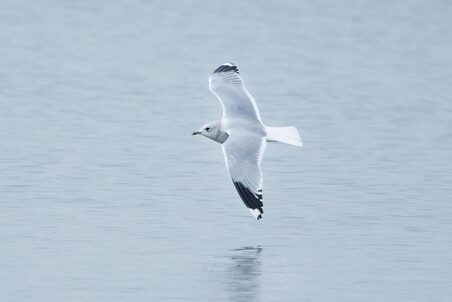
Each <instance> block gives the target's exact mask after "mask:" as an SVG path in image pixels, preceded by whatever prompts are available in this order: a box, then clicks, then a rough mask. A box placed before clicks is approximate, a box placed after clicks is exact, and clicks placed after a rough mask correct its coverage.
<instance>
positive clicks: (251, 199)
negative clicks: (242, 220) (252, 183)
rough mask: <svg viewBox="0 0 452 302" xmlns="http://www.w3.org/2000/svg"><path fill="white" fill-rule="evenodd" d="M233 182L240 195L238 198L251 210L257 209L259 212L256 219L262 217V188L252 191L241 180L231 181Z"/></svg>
mask: <svg viewBox="0 0 452 302" xmlns="http://www.w3.org/2000/svg"><path fill="white" fill-rule="evenodd" d="M232 182H233V183H234V186H235V188H236V189H237V192H238V193H239V195H240V198H241V199H242V200H243V202H244V203H245V205H246V207H247V208H249V209H251V210H258V211H259V212H260V214H259V215H258V216H257V220H259V219H262V214H264V209H262V207H263V206H264V204H263V202H262V190H259V191H258V193H257V194H256V193H253V192H252V191H251V190H250V189H248V188H247V187H246V186H245V185H243V184H242V183H241V182H236V181H234V180H233V181H232Z"/></svg>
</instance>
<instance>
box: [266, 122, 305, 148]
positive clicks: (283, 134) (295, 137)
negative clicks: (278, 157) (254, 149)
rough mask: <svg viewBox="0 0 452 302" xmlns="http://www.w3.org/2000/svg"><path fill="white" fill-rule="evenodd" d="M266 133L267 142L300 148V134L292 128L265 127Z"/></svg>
mask: <svg viewBox="0 0 452 302" xmlns="http://www.w3.org/2000/svg"><path fill="white" fill-rule="evenodd" d="M265 130H266V131H267V142H281V143H285V144H289V145H294V146H299V147H301V146H302V145H303V143H302V142H301V138H300V134H299V133H298V130H297V128H295V127H294V126H289V127H265Z"/></svg>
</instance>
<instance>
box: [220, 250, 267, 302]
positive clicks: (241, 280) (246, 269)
mask: <svg viewBox="0 0 452 302" xmlns="http://www.w3.org/2000/svg"><path fill="white" fill-rule="evenodd" d="M261 252H262V248H261V247H260V246H257V247H243V248H240V249H235V250H233V251H232V256H230V259H231V261H232V263H231V266H230V267H229V269H228V270H227V272H228V276H227V277H228V290H229V292H230V294H231V300H232V301H237V302H240V301H247V302H250V301H258V299H259V291H260V286H259V282H260V275H261V274H262V272H261V261H260V260H259V256H260V254H261Z"/></svg>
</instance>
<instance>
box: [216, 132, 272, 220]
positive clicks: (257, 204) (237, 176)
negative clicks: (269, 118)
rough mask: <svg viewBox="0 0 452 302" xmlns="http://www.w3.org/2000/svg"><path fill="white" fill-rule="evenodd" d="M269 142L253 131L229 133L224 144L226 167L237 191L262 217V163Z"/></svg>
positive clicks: (257, 216) (258, 217) (251, 208)
mask: <svg viewBox="0 0 452 302" xmlns="http://www.w3.org/2000/svg"><path fill="white" fill-rule="evenodd" d="M266 145H267V142H266V140H265V138H263V137H261V136H257V135H256V134H253V133H252V132H239V133H234V132H232V133H229V139H228V140H227V141H226V142H225V143H224V144H223V153H224V157H225V160H226V167H227V168H228V170H229V174H231V177H232V182H233V183H234V186H235V188H236V189H237V192H238V193H239V195H240V197H241V198H242V200H243V202H244V203H245V205H246V206H247V207H248V209H249V210H250V212H251V214H253V216H254V217H256V218H257V219H261V218H262V214H263V213H264V210H263V209H262V207H263V206H264V204H263V203H262V173H261V168H260V163H261V161H262V157H263V155H264V151H265V147H266Z"/></svg>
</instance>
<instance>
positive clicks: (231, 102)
mask: <svg viewBox="0 0 452 302" xmlns="http://www.w3.org/2000/svg"><path fill="white" fill-rule="evenodd" d="M209 89H210V91H212V92H213V94H215V95H216V96H217V98H218V99H219V100H220V102H221V104H222V105H223V118H237V117H241V118H246V119H248V120H252V119H255V120H258V121H261V116H260V113H259V109H258V108H257V105H256V101H255V100H254V98H253V97H252V96H251V94H250V93H249V92H248V90H246V89H245V84H244V82H243V79H242V77H241V76H240V75H239V70H238V69H237V66H235V65H234V64H233V63H230V62H229V63H224V64H223V65H221V66H220V67H218V68H217V69H215V71H214V72H213V73H212V74H211V75H210V77H209Z"/></svg>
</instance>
